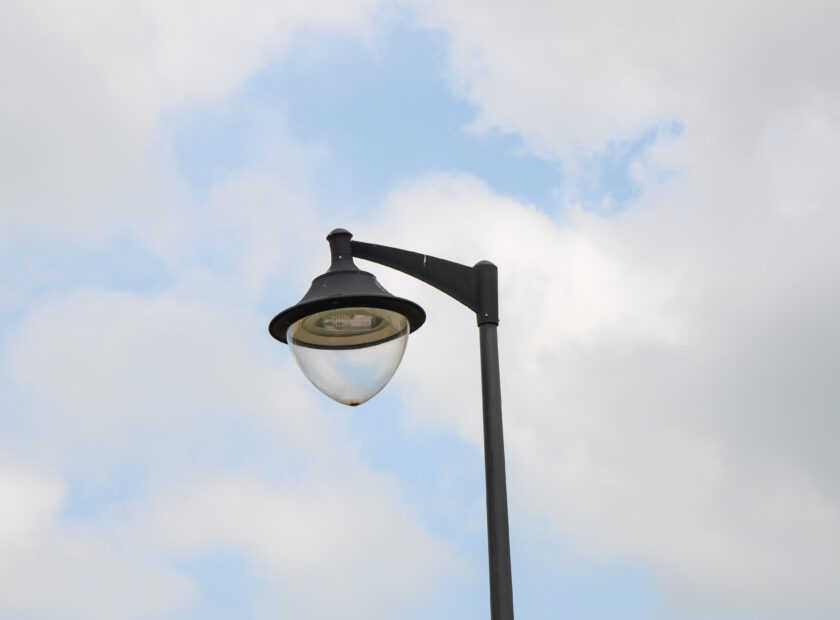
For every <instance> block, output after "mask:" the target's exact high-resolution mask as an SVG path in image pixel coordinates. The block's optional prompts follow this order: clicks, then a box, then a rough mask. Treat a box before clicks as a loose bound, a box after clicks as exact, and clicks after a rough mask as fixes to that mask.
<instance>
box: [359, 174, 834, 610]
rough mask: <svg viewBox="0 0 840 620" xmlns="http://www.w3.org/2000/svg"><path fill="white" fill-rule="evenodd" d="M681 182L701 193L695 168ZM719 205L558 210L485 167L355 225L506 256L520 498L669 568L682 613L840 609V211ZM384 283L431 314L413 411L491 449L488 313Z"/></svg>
mask: <svg viewBox="0 0 840 620" xmlns="http://www.w3.org/2000/svg"><path fill="white" fill-rule="evenodd" d="M676 183H680V184H684V185H683V186H681V187H679V188H677V187H673V188H671V189H670V190H669V191H671V192H674V194H676V195H683V196H684V195H685V193H684V192H685V190H686V189H687V188H686V187H685V185H689V184H690V180H689V179H683V180H679V181H676ZM689 187H691V186H690V185H689ZM678 189H679V190H681V191H679V192H678ZM421 208H422V213H423V218H420V219H418V218H412V217H410V214H414V213H418V212H420V209H421ZM675 211H678V212H679V213H678V216H677V215H675V213H674V212H675ZM706 212H707V211H706V207H705V204H704V203H702V202H701V201H696V200H691V201H688V202H687V204H683V205H680V206H679V207H677V206H675V205H674V204H673V203H671V202H670V200H665V199H652V200H651V201H650V202H646V201H644V200H642V201H641V203H640V204H639V205H637V206H636V207H634V208H633V209H631V210H630V211H628V212H625V213H623V214H621V215H618V216H615V217H613V218H607V219H605V218H602V217H600V216H597V215H593V214H588V213H586V212H583V211H580V210H575V209H574V208H570V209H569V210H568V212H567V213H566V214H565V216H564V218H563V220H562V221H561V222H558V221H555V220H552V219H551V218H550V217H548V216H547V215H545V214H543V213H540V212H538V211H536V210H535V209H533V208H531V207H528V206H527V205H521V204H517V203H516V202H515V201H512V200H510V199H506V198H504V197H500V196H497V195H494V194H493V193H492V192H491V191H489V190H488V189H487V188H486V187H485V186H483V185H482V184H481V183H480V182H478V181H476V180H475V179H472V178H469V177H457V176H456V177H452V176H433V177H429V178H427V179H424V180H421V181H418V182H416V183H414V184H411V185H408V186H406V187H404V188H403V189H401V190H399V191H397V192H395V193H394V194H393V195H392V196H391V197H390V199H389V201H388V202H387V204H386V205H385V206H384V208H383V209H382V211H381V212H380V213H377V214H376V215H375V216H374V217H373V218H372V220H371V221H375V222H376V225H375V226H371V225H370V224H366V223H365V222H360V223H358V225H357V227H358V230H357V231H356V232H357V237H358V238H359V239H363V240H371V241H376V242H386V243H388V244H391V243H393V244H394V245H397V246H399V247H406V248H409V249H415V250H418V251H423V252H428V253H430V254H433V255H437V256H441V257H445V258H449V259H455V260H459V261H461V262H464V263H467V264H472V263H473V262H475V261H477V260H478V259H481V258H486V259H490V260H493V261H494V262H496V263H497V264H498V265H499V266H500V279H501V280H500V287H501V296H502V312H501V317H502V318H501V326H500V339H501V344H500V346H501V352H502V377H503V379H502V381H503V400H504V405H505V415H506V428H505V431H506V438H507V442H508V443H507V445H508V454H509V456H508V458H509V467H510V470H511V474H510V475H511V483H510V488H511V492H512V493H513V498H514V500H513V501H514V504H513V505H514V506H515V507H517V508H519V510H522V509H524V507H525V506H527V507H528V508H529V511H533V512H532V513H531V514H543V515H549V516H550V518H551V520H552V521H553V523H554V524H555V526H556V527H557V531H558V532H559V533H561V535H562V536H563V537H565V538H568V539H571V540H574V541H577V543H578V544H579V545H580V547H581V549H583V550H588V552H589V553H594V554H596V555H602V556H606V557H628V556H629V557H632V558H635V559H636V560H638V561H640V562H642V563H643V564H645V565H647V566H649V567H651V568H652V569H654V571H655V573H656V574H657V579H658V580H661V581H662V583H664V584H665V585H666V586H667V592H669V593H670V596H673V597H674V599H675V600H676V603H675V605H676V608H677V612H678V613H680V614H682V613H693V612H696V610H697V609H699V608H701V607H703V606H710V607H711V608H712V609H715V608H717V609H723V608H730V609H731V608H734V606H738V605H746V606H747V607H753V608H759V609H764V610H765V611H766V612H767V613H769V611H768V610H772V609H780V610H785V611H782V612H781V613H782V614H785V613H787V612H790V611H791V610H797V613H806V612H807V613H811V614H820V613H831V612H830V611H826V610H834V611H835V612H836V610H837V609H838V605H840V601H838V599H837V597H836V592H835V588H834V585H833V581H832V578H831V577H830V575H831V574H832V570H831V566H832V563H833V562H834V558H835V557H836V554H837V553H838V548H837V546H836V545H835V544H834V543H833V542H831V541H837V540H840V487H838V486H837V482H838V479H837V476H836V472H837V471H838V468H839V467H840V462H838V459H837V454H836V451H835V450H834V447H833V442H832V440H831V439H830V438H831V437H834V436H836V434H837V432H838V430H839V429H838V425H837V420H836V419H834V416H833V415H832V412H833V411H835V410H836V408H837V404H838V402H840V394H838V392H837V387H836V382H835V381H834V380H833V378H832V377H831V372H830V370H829V369H831V368H836V367H837V363H838V361H840V360H838V358H837V351H838V347H837V344H838V340H840V333H838V329H837V328H836V326H835V325H834V321H833V320H832V319H831V318H830V317H832V316H835V315H836V313H837V312H838V311H840V295H838V294H837V291H836V287H830V286H828V287H826V286H825V284H826V283H828V282H833V281H835V280H836V279H837V276H838V274H837V265H838V264H840V262H839V261H838V260H837V258H838V256H837V250H836V249H835V248H834V246H833V244H832V241H831V239H830V237H831V235H830V234H827V233H826V232H825V231H826V230H833V229H834V225H833V222H834V221H835V216H834V215H830V214H827V213H826V212H818V213H813V212H812V213H811V214H810V215H803V214H800V216H798V217H797V218H795V219H791V218H790V217H789V215H787V214H784V213H778V212H773V211H771V210H765V211H764V212H763V213H762V216H763V217H762V218H761V219H755V218H753V219H751V220H750V219H748V218H745V217H743V215H742V214H739V213H737V212H736V213H733V214H731V217H728V218H726V219H724V220H723V221H721V222H720V223H719V222H718V220H716V219H714V218H712V222H706V221H705V215H706ZM408 222H410V224H409V223H408ZM724 224H725V225H726V226H727V228H724V229H721V232H720V234H717V235H715V234H714V232H715V230H714V229H715V228H716V227H717V226H722V225H724ZM441 231H447V234H441ZM780 248H783V249H784V252H780ZM379 271H380V270H377V272H379ZM381 280H382V281H383V282H384V283H385V286H386V288H388V289H389V290H391V291H392V292H394V293H395V294H399V295H402V296H406V297H409V298H412V299H415V300H416V301H419V302H420V303H421V304H422V305H424V307H426V310H427V312H428V315H429V320H428V322H427V325H426V326H424V328H423V330H422V331H421V332H419V333H418V334H417V335H416V336H412V338H411V342H409V345H408V349H407V352H406V358H405V361H404V362H403V366H404V368H403V370H402V371H401V373H400V375H398V376H399V381H400V383H399V385H401V386H402V388H403V389H404V390H406V392H407V397H406V401H407V402H408V403H409V407H410V411H411V414H410V415H411V419H412V420H413V421H414V423H417V424H425V425H434V426H443V427H446V428H451V429H453V430H455V431H456V432H458V433H460V434H461V435H462V436H464V437H466V438H468V439H470V440H472V441H473V442H474V443H475V444H476V445H477V446H480V445H481V439H480V437H481V435H480V433H481V430H480V415H479V412H480V401H479V395H480V391H479V382H478V350H477V338H476V334H475V333H474V331H473V329H474V327H473V326H474V322H473V321H474V319H473V318H472V317H471V316H470V313H469V312H468V311H466V310H465V309H464V308H461V307H458V305H457V304H454V303H453V302H452V300H449V299H447V298H445V297H444V296H443V295H442V294H439V293H435V292H431V291H430V290H429V289H428V287H424V285H422V284H418V283H416V282H415V283H412V282H411V281H410V280H408V279H406V278H403V277H402V276H392V275H390V274H384V273H383V274H381ZM390 282H396V283H397V284H394V285H392V284H390ZM794 300H795V302H794ZM441 355H445V357H446V363H440V360H441ZM520 502H522V503H521V504H520ZM520 507H521V508H520ZM519 510H516V511H515V512H514V513H513V517H512V519H513V524H512V527H513V528H514V529H516V528H517V527H522V521H521V519H526V520H527V517H525V516H524V515H523V513H522V512H519ZM813 617H818V616H816V615H814V616H813Z"/></svg>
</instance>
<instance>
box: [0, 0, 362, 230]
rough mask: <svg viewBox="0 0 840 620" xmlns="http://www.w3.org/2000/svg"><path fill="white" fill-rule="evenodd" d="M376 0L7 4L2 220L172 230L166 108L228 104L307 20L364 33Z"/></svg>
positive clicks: (175, 207)
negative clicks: (164, 127)
mask: <svg viewBox="0 0 840 620" xmlns="http://www.w3.org/2000/svg"><path fill="white" fill-rule="evenodd" d="M376 4H377V3H376V2H371V1H368V0H359V1H358V2H345V1H339V2H332V1H331V2H320V3H317V4H313V3H307V2H299V1H297V0H289V1H285V2H279V3H278V2H265V1H263V0H253V1H248V2H237V3H231V2H227V1H225V0H219V1H216V2H187V3H183V2H181V3H170V2H159V1H156V0H149V1H147V2H138V3H132V4H130V5H124V4H120V5H119V6H117V5H112V4H109V3H103V2H99V1H97V0H83V1H82V2H74V3H65V2H46V3H39V4H37V5H34V4H32V3H29V2H23V1H20V2H19V1H12V2H6V3H4V4H3V8H2V18H0V59H2V60H0V78H2V81H3V83H4V84H6V86H7V88H6V89H5V95H4V97H3V98H2V101H0V133H2V135H3V136H4V140H3V145H2V148H0V164H2V165H0V187H1V188H2V189H0V204H2V205H3V208H2V211H0V215H2V221H3V225H4V228H6V229H7V230H8V228H9V227H11V226H16V225H20V224H26V223H35V224H36V225H37V226H40V227H41V228H44V227H46V228H48V229H49V228H51V227H52V228H57V229H59V230H61V231H62V233H63V234H64V235H68V234H70V233H71V232H72V233H73V234H75V235H85V236H91V235H93V236H100V235H102V234H106V233H108V232H110V231H112V230H113V228H114V227H115V226H117V227H119V226H129V227H133V228H134V229H135V231H136V230H137V229H138V228H139V229H144V230H145V232H146V234H147V235H148V236H150V237H156V236H157V237H160V236H161V235H164V236H165V234H169V235H172V234H173V233H172V232H171V231H168V228H170V227H172V226H175V227H177V226H178V225H179V221H178V218H179V217H180V215H179V214H180V213H181V212H182V211H183V208H184V204H183V202H184V201H183V196H181V197H180V198H181V200H180V201H179V200H173V195H176V192H177V191H178V183H177V180H175V179H173V178H172V177H171V175H170V172H168V171H167V170H166V169H165V168H163V167H161V166H160V161H159V159H160V157H161V155H162V153H165V143H164V141H163V140H162V138H164V136H163V135H162V131H161V126H160V123H161V121H162V120H163V117H164V116H165V115H166V114H172V113H174V112H177V111H178V110H183V109H185V108H186V107H188V106H198V105H211V104H221V103H223V101H224V99H225V98H226V97H228V96H230V95H231V94H232V93H233V92H234V91H235V90H236V89H237V88H239V87H240V86H241V85H242V84H243V83H244V82H245V80H247V79H248V78H249V77H251V76H252V75H253V74H254V73H255V72H256V71H258V70H259V69H261V68H263V67H264V66H265V65H266V64H267V63H269V62H270V61H272V60H276V59H277V58H279V57H281V56H282V53H283V52H284V51H285V50H286V49H287V48H288V47H289V46H290V44H291V43H292V42H293V41H294V38H295V36H298V35H299V34H300V32H301V31H303V30H307V29H308V30H309V31H310V32H324V31H328V32H349V33H351V34H354V35H357V36H365V34H366V32H367V30H368V29H369V27H370V26H369V19H370V17H371V15H372V11H373V10H374V9H375V7H376ZM131 195H133V196H134V199H133V200H129V199H127V197H128V196H131ZM0 241H2V239H0Z"/></svg>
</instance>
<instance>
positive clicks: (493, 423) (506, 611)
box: [478, 323, 513, 620]
mask: <svg viewBox="0 0 840 620" xmlns="http://www.w3.org/2000/svg"><path fill="white" fill-rule="evenodd" d="M478 329H479V339H480V342H481V397H482V402H483V409H484V472H485V481H486V485H487V549H488V553H489V558H490V618H491V620H513V582H512V580H511V572H510V535H509V533H508V509H507V485H506V483H505V445H504V436H503V433H502V390H501V385H500V380H499V343H498V338H497V334H496V329H497V328H496V325H494V324H493V323H485V324H483V325H479V327H478Z"/></svg>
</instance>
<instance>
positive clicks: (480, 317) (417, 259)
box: [350, 241, 499, 325]
mask: <svg viewBox="0 0 840 620" xmlns="http://www.w3.org/2000/svg"><path fill="white" fill-rule="evenodd" d="M350 249H351V253H352V255H353V258H361V259H364V260H369V261H371V262H374V263H379V264H380V265H385V266H386V267H390V268H392V269H396V270H397V271H402V272H403V273H405V274H408V275H410V276H412V277H414V278H417V279H418V280H422V281H423V282H425V283H426V284H429V285H431V286H434V287H435V288H436V289H438V290H440V291H443V292H444V293H446V294H447V295H449V296H450V297H453V298H454V299H456V300H457V301H459V302H461V303H462V304H463V305H465V306H466V307H467V308H469V309H470V310H472V311H473V312H475V314H476V320H477V322H478V324H479V325H483V324H486V323H493V324H495V325H498V324H499V285H498V268H497V267H496V265H494V264H493V263H491V262H489V261H484V260H483V261H481V262H479V263H476V265H475V267H467V266H466V265H462V264H460V263H455V262H452V261H450V260H445V259H443V258H437V257H435V256H429V255H428V254H420V253H419V252H409V251H408V250H401V249H399V248H392V247H388V246H387V245H377V244H375V243H365V242H363V241H351V242H350Z"/></svg>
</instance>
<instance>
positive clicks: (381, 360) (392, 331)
mask: <svg viewBox="0 0 840 620" xmlns="http://www.w3.org/2000/svg"><path fill="white" fill-rule="evenodd" d="M408 333H409V326H408V319H407V318H406V317H405V316H403V315H402V314H400V313H398V312H394V311H393V310H384V309H380V308H337V309H334V310H325V311H324V312H318V313H315V314H310V315H309V316H306V317H304V318H302V319H300V320H298V321H296V322H295V323H293V324H292V325H291V327H289V330H288V332H287V333H286V339H287V341H288V343H289V347H290V348H291V350H292V355H293V356H294V358H295V361H296V362H297V364H298V366H299V367H300V369H301V370H302V371H303V374H304V375H306V378H307V379H309V380H310V381H311V382H312V384H313V385H314V386H315V387H317V388H318V389H319V390H321V391H322V392H323V393H324V394H326V395H327V396H329V397H330V398H332V399H334V400H337V401H338V402H340V403H344V404H345V405H350V406H356V405H360V404H362V403H363V402H365V401H367V400H370V399H371V398H373V397H374V396H375V395H376V394H377V393H378V392H379V391H380V390H381V389H382V388H384V387H385V385H386V384H387V383H388V381H390V379H391V377H392V376H393V375H394V373H395V372H396V370H397V367H398V366H399V365H400V361H401V360H402V357H403V353H404V352H405V345H406V343H407V342H408Z"/></svg>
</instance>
